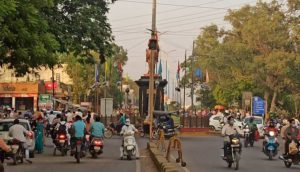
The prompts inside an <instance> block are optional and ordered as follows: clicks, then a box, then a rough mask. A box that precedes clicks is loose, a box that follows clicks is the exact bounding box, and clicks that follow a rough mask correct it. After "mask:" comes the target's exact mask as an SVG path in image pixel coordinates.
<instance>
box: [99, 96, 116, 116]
mask: <svg viewBox="0 0 300 172" xmlns="http://www.w3.org/2000/svg"><path fill="white" fill-rule="evenodd" d="M112 114H113V98H102V99H101V115H102V116H110V115H112Z"/></svg>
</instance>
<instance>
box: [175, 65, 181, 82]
mask: <svg viewBox="0 0 300 172" xmlns="http://www.w3.org/2000/svg"><path fill="white" fill-rule="evenodd" d="M176 79H177V80H179V79H180V64H179V61H178V66H177V73H176Z"/></svg>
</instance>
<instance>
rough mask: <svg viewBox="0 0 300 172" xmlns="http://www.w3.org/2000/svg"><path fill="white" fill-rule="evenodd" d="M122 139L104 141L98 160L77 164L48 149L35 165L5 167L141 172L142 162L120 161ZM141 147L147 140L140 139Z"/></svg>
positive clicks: (41, 171) (26, 171)
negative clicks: (53, 153) (102, 150)
mask: <svg viewBox="0 0 300 172" xmlns="http://www.w3.org/2000/svg"><path fill="white" fill-rule="evenodd" d="M120 142H121V141H120V138H119V137H115V138H112V139H106V140H105V141H104V146H105V147H104V153H103V154H102V155H100V156H99V157H98V159H91V158H90V156H89V155H88V157H86V158H84V159H82V162H81V163H80V164H77V163H76V161H75V158H74V157H71V156H70V155H68V156H65V157H61V156H55V157H54V156H53V155H52V151H53V148H52V147H46V148H45V152H44V153H43V154H41V155H36V158H34V159H32V160H33V161H34V163H33V164H31V165H29V164H27V163H25V164H20V165H17V166H13V165H11V164H10V162H11V161H7V166H5V169H6V172H71V171H72V172H89V171H106V172H115V171H117V172H140V170H139V167H140V164H139V163H140V160H132V161H127V160H119V159H118V158H119V152H120V151H119V146H120ZM138 143H139V144H140V147H143V148H145V147H146V140H145V139H139V141H138Z"/></svg>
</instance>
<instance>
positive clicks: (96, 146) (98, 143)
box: [89, 137, 103, 158]
mask: <svg viewBox="0 0 300 172" xmlns="http://www.w3.org/2000/svg"><path fill="white" fill-rule="evenodd" d="M89 152H90V154H91V155H92V158H97V156H98V155H100V154H102V153H103V140H102V138H99V137H94V138H93V139H92V141H91V143H90V146H89Z"/></svg>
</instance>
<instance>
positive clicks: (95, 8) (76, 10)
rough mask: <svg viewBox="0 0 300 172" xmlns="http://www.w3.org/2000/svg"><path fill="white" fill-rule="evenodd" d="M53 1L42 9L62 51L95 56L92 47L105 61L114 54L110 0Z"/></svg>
mask: <svg viewBox="0 0 300 172" xmlns="http://www.w3.org/2000/svg"><path fill="white" fill-rule="evenodd" d="M113 1H114V0H113ZM113 1H112V2H113ZM53 3H54V5H53V6H52V7H51V8H44V10H43V11H42V12H43V15H44V16H45V18H46V19H47V21H48V23H49V26H50V32H51V33H53V34H54V35H55V36H56V39H57V40H58V41H59V43H60V47H59V48H60V49H59V51H60V52H73V53H74V54H75V55H76V56H77V55H79V56H83V57H92V54H91V51H94V52H97V53H99V57H100V58H101V60H102V61H101V62H104V61H105V56H107V57H109V56H111V53H112V52H113V51H111V43H112V39H113V38H112V36H111V28H110V25H109V23H108V21H107V17H106V14H107V13H108V10H109V8H108V4H109V3H108V1H103V0H93V1H91V0H72V1H70V0H55V1H54V2H53Z"/></svg>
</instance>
